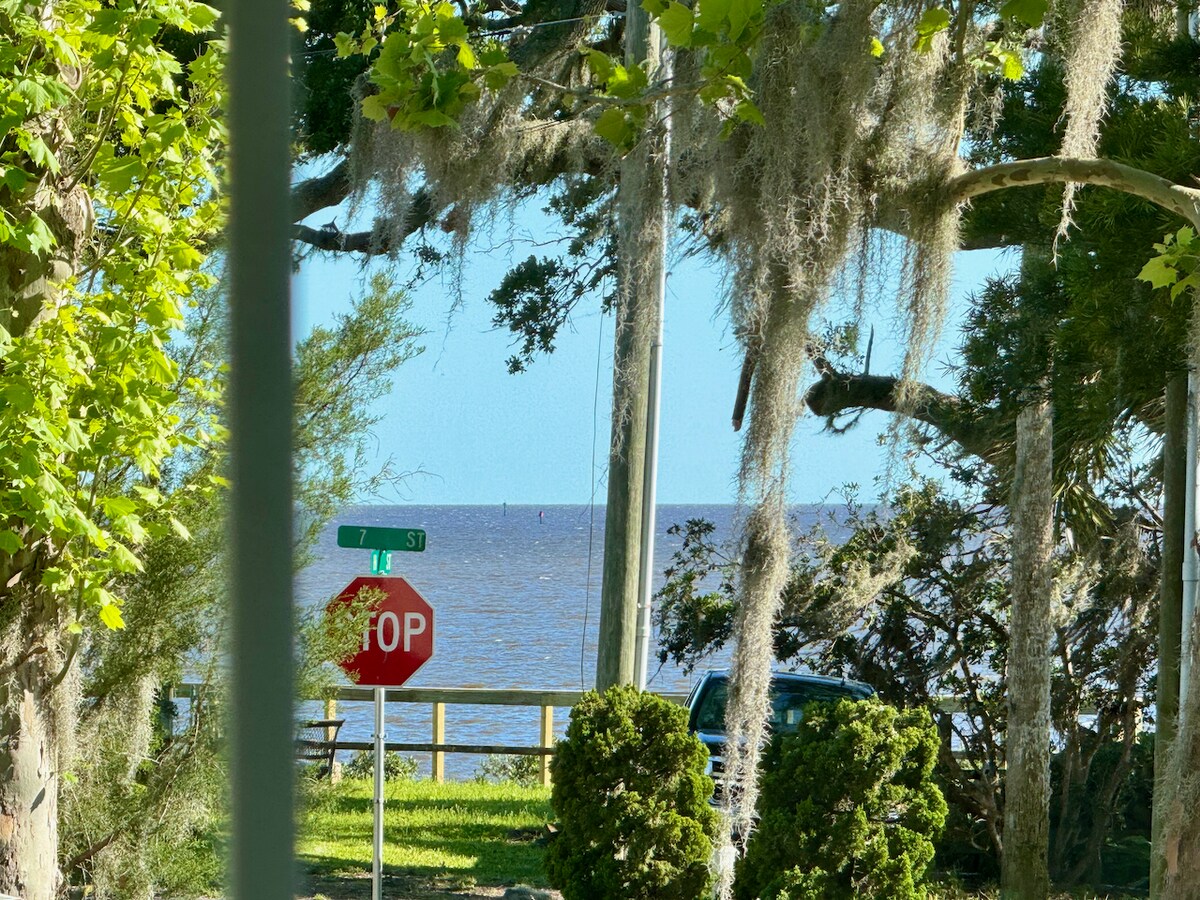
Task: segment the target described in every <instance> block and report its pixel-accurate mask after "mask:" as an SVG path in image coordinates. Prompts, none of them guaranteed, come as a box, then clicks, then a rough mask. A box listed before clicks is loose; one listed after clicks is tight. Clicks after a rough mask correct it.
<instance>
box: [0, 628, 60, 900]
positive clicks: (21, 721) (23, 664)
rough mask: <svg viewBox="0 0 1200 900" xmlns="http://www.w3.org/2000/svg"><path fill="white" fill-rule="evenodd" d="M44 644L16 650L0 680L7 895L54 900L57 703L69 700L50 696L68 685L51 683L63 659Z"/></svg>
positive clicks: (0, 825)
mask: <svg viewBox="0 0 1200 900" xmlns="http://www.w3.org/2000/svg"><path fill="white" fill-rule="evenodd" d="M27 634H28V632H27V631H22V635H27ZM11 637H13V635H10V638H11ZM45 643H46V642H41V641H37V642H31V641H28V640H25V641H20V642H19V643H18V642H17V641H13V642H11V643H9V645H8V646H9V647H12V646H13V644H17V646H18V647H19V648H20V650H18V653H19V654H20V655H17V653H13V651H12V650H10V651H9V652H8V653H7V654H6V656H7V658H6V659H5V660H4V675H3V678H2V679H0V729H2V730H0V893H3V894H9V895H11V896H14V897H20V898H22V900H53V898H54V897H55V896H56V894H57V892H58V888H59V881H60V878H59V870H58V775H59V772H60V770H61V767H60V765H59V762H60V761H59V734H58V731H59V724H60V723H59V722H58V721H57V718H58V717H57V715H56V711H57V708H58V707H57V704H56V702H55V700H58V701H59V702H62V700H63V699H65V698H61V697H54V698H52V697H51V692H52V691H55V690H58V691H62V690H63V689H64V685H58V686H57V687H55V686H53V685H52V684H51V677H50V676H51V675H53V673H52V672H51V673H49V674H48V665H49V664H52V663H54V662H57V661H58V656H57V654H54V653H52V652H50V651H49V650H47V649H46V647H45ZM21 656H25V657H26V658H25V659H24V660H22V659H21ZM14 657H15V658H14ZM48 657H49V658H48Z"/></svg>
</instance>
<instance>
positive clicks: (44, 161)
mask: <svg viewBox="0 0 1200 900" xmlns="http://www.w3.org/2000/svg"><path fill="white" fill-rule="evenodd" d="M25 149H26V152H27V153H28V154H29V158H30V159H31V160H33V162H34V164H35V165H39V166H41V167H42V168H44V169H46V170H48V171H50V172H53V173H54V174H56V175H57V174H58V171H59V166H58V157H57V156H55V155H54V153H53V152H52V151H51V150H50V147H49V146H47V144H46V142H45V141H43V140H42V139H41V138H40V137H31V138H30V139H29V141H28V143H27V145H26V148H25Z"/></svg>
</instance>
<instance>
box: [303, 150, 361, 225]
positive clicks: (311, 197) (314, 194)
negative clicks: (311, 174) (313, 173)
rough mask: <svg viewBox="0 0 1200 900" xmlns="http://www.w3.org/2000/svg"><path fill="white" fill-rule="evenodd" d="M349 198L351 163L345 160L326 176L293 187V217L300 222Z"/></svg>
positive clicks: (310, 179)
mask: <svg viewBox="0 0 1200 900" xmlns="http://www.w3.org/2000/svg"><path fill="white" fill-rule="evenodd" d="M348 196H350V161H349V160H345V159H344V160H342V161H341V162H340V163H338V164H337V165H336V166H334V167H333V169H331V170H330V171H329V172H326V173H325V174H324V175H320V176H318V177H316V178H309V179H307V180H306V181H302V182H300V183H299V184H297V185H294V186H293V187H292V210H293V212H292V215H293V216H294V217H295V219H296V221H299V220H301V219H304V218H307V217H308V216H311V215H312V214H313V213H315V212H320V211H321V210H323V209H327V208H328V207H330V206H337V205H338V204H339V203H341V202H342V201H343V200H345V199H346V198H347V197H348Z"/></svg>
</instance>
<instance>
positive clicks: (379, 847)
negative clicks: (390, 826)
mask: <svg viewBox="0 0 1200 900" xmlns="http://www.w3.org/2000/svg"><path fill="white" fill-rule="evenodd" d="M385 690H386V689H385V688H381V687H377V688H375V835H374V840H373V842H372V843H373V847H372V853H371V856H372V857H373V859H372V862H371V900H383V739H384V733H383V728H384V723H383V703H384V692H385Z"/></svg>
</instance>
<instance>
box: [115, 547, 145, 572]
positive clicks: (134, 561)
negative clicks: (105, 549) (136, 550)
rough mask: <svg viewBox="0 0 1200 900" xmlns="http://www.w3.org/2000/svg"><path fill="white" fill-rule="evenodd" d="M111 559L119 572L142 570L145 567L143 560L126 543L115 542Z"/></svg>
mask: <svg viewBox="0 0 1200 900" xmlns="http://www.w3.org/2000/svg"><path fill="white" fill-rule="evenodd" d="M109 559H111V560H112V564H113V568H114V569H116V570H117V571H118V572H141V571H142V568H143V567H142V561H141V560H140V559H138V558H137V557H136V556H135V555H134V554H133V552H132V551H131V550H130V549H129V548H128V547H126V546H125V545H124V544H113V548H112V552H111V553H110V554H109Z"/></svg>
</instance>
